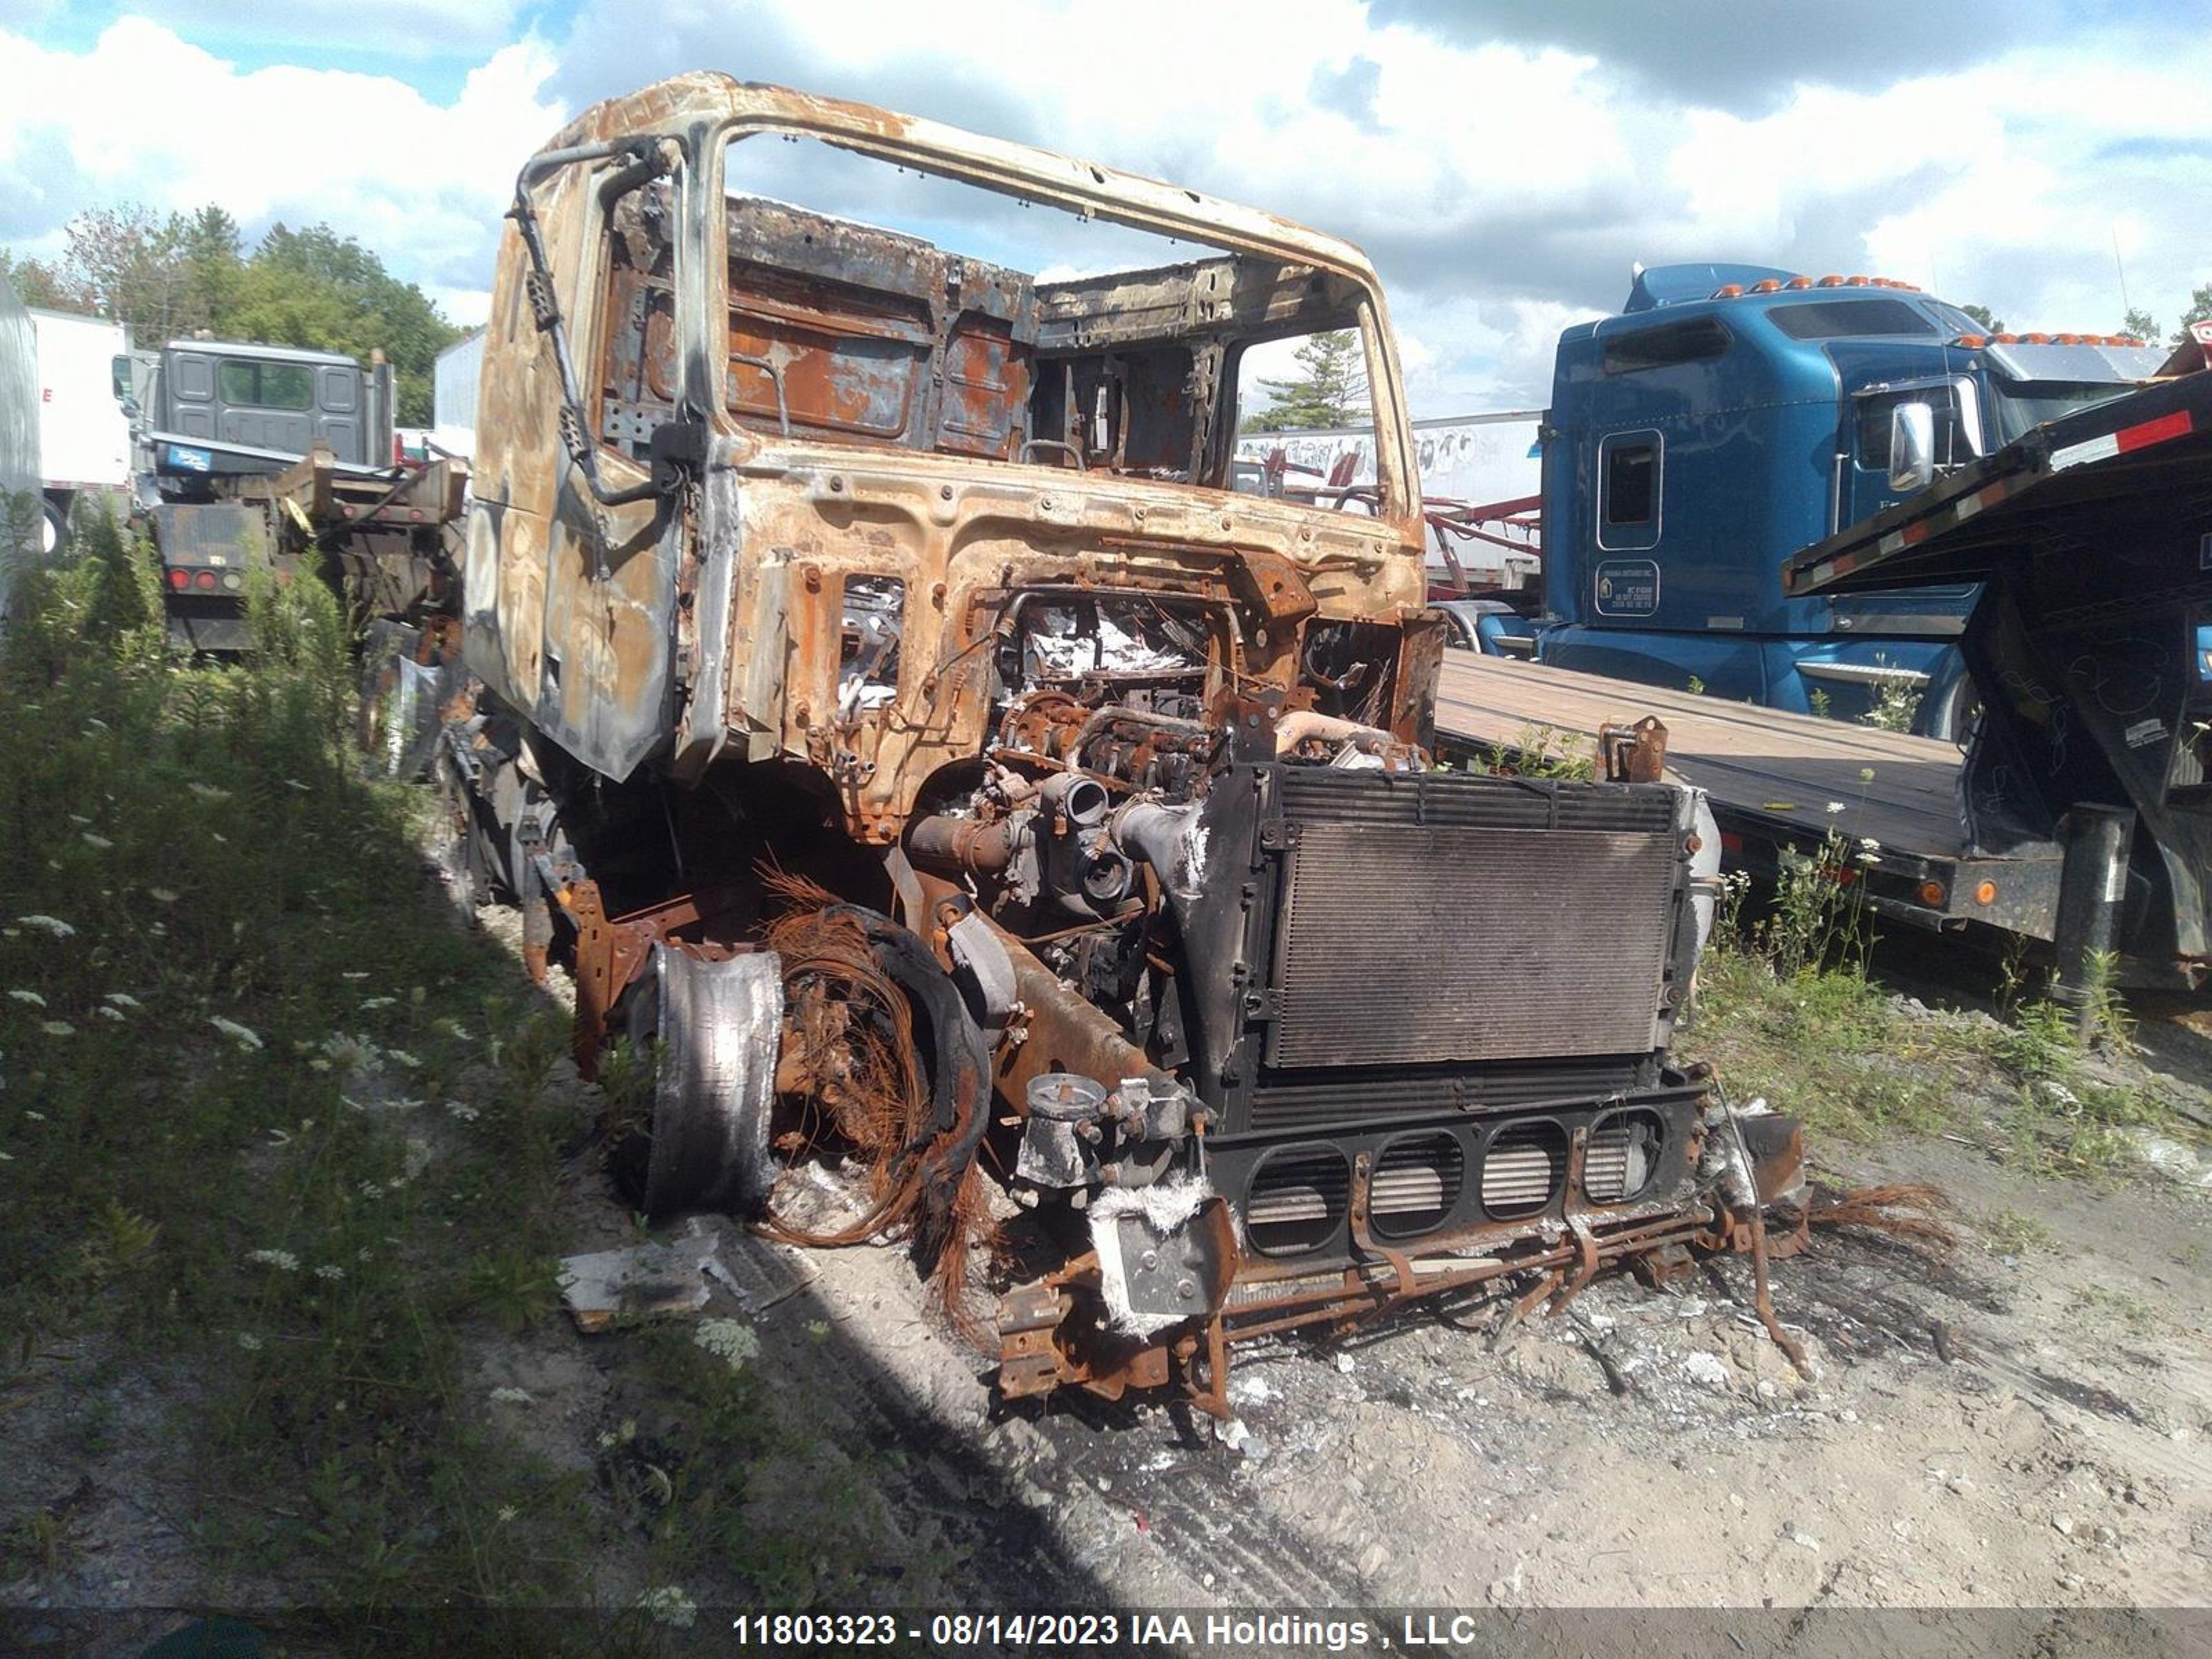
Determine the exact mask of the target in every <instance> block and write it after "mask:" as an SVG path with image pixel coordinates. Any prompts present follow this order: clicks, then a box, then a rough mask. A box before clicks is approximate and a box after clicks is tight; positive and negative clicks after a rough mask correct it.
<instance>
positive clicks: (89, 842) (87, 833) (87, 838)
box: [76, 829, 115, 853]
mask: <svg viewBox="0 0 2212 1659" xmlns="http://www.w3.org/2000/svg"><path fill="white" fill-rule="evenodd" d="M76 833H77V839H78V840H80V841H82V842H83V843H84V844H85V845H86V846H87V847H90V848H95V849H96V850H98V851H100V852H102V853H105V852H106V851H107V849H108V848H111V847H112V846H114V845H115V843H114V842H112V841H110V840H108V838H107V837H106V836H95V835H94V834H93V833H92V831H91V830H89V829H80V830H78V831H77V832H76Z"/></svg>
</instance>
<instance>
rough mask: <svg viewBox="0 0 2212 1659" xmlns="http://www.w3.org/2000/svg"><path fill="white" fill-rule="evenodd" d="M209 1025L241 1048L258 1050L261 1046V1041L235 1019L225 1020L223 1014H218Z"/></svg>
mask: <svg viewBox="0 0 2212 1659" xmlns="http://www.w3.org/2000/svg"><path fill="white" fill-rule="evenodd" d="M208 1024H210V1025H212V1026H214V1027H215V1029H216V1030H218V1031H220V1032H222V1034H223V1035H224V1036H227V1037H228V1038H229V1039H230V1040H231V1041H232V1042H235V1043H236V1044H237V1045H238V1046H239V1047H240V1048H259V1047H260V1046H261V1039H260V1038H259V1037H258V1036H254V1035H253V1033H252V1032H251V1031H249V1030H246V1027H244V1026H243V1025H240V1024H239V1023H238V1022H237V1021H236V1020H234V1019H225V1018H223V1017H222V1015H221V1014H217V1015H216V1016H214V1018H211V1019H210V1020H209V1021H208Z"/></svg>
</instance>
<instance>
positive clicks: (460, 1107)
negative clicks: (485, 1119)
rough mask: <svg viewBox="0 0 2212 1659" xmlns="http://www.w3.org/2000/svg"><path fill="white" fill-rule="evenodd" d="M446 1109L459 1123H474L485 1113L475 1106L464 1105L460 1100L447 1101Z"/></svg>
mask: <svg viewBox="0 0 2212 1659" xmlns="http://www.w3.org/2000/svg"><path fill="white" fill-rule="evenodd" d="M446 1111H447V1115H449V1116H451V1117H452V1118H453V1121H455V1122H457V1123H473V1122H475V1121H477V1118H479V1117H481V1116H482V1115H483V1114H482V1113H481V1112H479V1111H477V1109H476V1108H475V1107H473V1106H466V1105H464V1104H462V1103H460V1102H459V1101H458V1100H449V1101H447V1103H446Z"/></svg>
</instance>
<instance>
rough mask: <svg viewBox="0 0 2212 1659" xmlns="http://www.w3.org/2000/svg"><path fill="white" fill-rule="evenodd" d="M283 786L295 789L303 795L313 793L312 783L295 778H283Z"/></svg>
mask: <svg viewBox="0 0 2212 1659" xmlns="http://www.w3.org/2000/svg"><path fill="white" fill-rule="evenodd" d="M284 787H286V788H287V789H296V790H298V791H299V792H300V793H301V794H303V795H312V794H313V793H315V786H314V785H313V784H312V783H302V782H301V781H299V779H297V778H287V779H285V780H284Z"/></svg>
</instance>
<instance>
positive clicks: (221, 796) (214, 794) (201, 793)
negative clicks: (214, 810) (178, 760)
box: [185, 778, 230, 800]
mask: <svg viewBox="0 0 2212 1659" xmlns="http://www.w3.org/2000/svg"><path fill="white" fill-rule="evenodd" d="M185 788H187V789H189V790H191V792H192V793H194V794H195V795H197V796H198V797H199V798H200V799H202V800H228V799H230V791H229V790H228V789H218V788H216V787H215V785H213V784H211V783H202V782H201V781H199V780H198V779H197V778H194V779H193V780H192V781H191V782H190V783H188V784H186V785H185Z"/></svg>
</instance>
